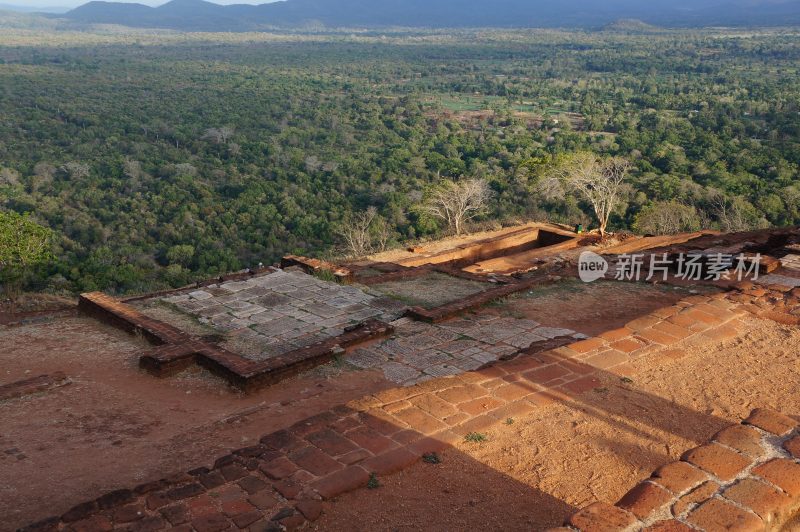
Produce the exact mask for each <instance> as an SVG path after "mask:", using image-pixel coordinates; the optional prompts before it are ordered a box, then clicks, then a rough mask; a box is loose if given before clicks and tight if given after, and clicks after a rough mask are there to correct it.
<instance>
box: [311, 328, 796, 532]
mask: <svg viewBox="0 0 800 532" xmlns="http://www.w3.org/2000/svg"><path fill="white" fill-rule="evenodd" d="M678 347H681V348H682V350H683V353H685V357H684V358H682V359H680V360H679V361H676V360H673V358H671V357H670V356H668V352H667V351H663V352H656V353H653V354H652V355H650V356H648V357H646V358H644V359H642V360H640V361H638V362H636V364H635V365H636V370H637V372H636V373H635V374H634V376H633V381H632V382H627V381H621V380H620V378H619V377H618V376H616V375H611V374H608V375H606V376H605V377H604V379H603V380H604V383H603V386H602V387H600V388H597V389H595V390H594V391H591V392H588V393H586V394H584V395H583V396H580V397H578V398H577V399H576V400H575V401H573V402H570V403H553V404H551V405H549V406H546V407H542V408H540V409H537V410H535V411H534V412H532V413H531V414H529V415H527V416H524V417H520V418H519V419H514V420H513V423H511V424H508V425H502V426H500V427H499V428H495V429H492V430H489V431H487V432H486V434H485V436H486V438H487V441H485V442H483V443H467V442H462V443H460V444H458V445H457V446H456V447H455V448H454V449H452V450H449V451H446V452H444V453H442V455H441V457H442V463H441V464H438V465H431V464H426V463H422V462H421V463H418V464H416V465H415V466H413V467H411V468H409V469H407V470H405V471H404V472H402V473H400V474H397V475H394V476H391V477H388V478H384V479H381V482H382V486H381V487H380V488H378V489H374V490H367V489H362V490H358V491H356V492H352V493H349V494H347V495H345V496H342V497H340V498H339V499H338V500H337V501H335V502H333V503H332V504H328V505H326V509H325V513H324V514H323V516H322V518H321V519H320V520H319V521H318V522H316V523H315V529H317V530H342V531H349V530H402V531H405V530H468V529H473V528H489V529H502V530H543V529H546V528H548V527H553V526H559V525H560V524H561V523H562V522H563V521H564V519H566V518H567V517H568V516H569V515H571V513H572V512H573V511H574V509H576V508H580V507H583V506H585V505H586V504H588V503H591V502H594V501H596V500H602V501H606V502H612V503H613V502H615V501H616V500H617V499H618V498H619V497H620V496H621V495H623V494H624V493H625V492H626V491H627V490H628V489H630V488H631V487H632V486H633V485H635V484H636V483H637V482H638V481H639V480H641V479H643V478H646V477H647V476H649V475H650V473H651V472H652V471H653V470H654V469H656V468H658V467H659V466H661V465H663V464H665V463H667V462H669V461H672V460H675V459H677V458H678V457H679V456H680V455H681V454H682V453H683V452H684V451H686V450H687V449H689V448H692V447H694V446H696V445H698V444H700V443H702V442H705V441H707V440H708V439H709V438H710V437H711V436H713V434H714V433H715V432H717V431H718V430H720V429H721V428H723V427H725V426H726V425H728V424H730V423H732V422H738V421H740V420H741V419H742V418H744V417H746V416H747V415H748V413H749V412H750V410H752V409H753V408H754V407H757V406H766V407H771V408H776V409H777V410H779V411H782V412H785V413H788V414H793V415H797V414H800V395H798V394H797V389H798V387H800V372H798V371H797V370H796V368H797V367H798V364H800V330H798V329H797V328H791V327H786V326H782V325H778V324H776V323H774V322H769V321H761V320H756V319H748V320H747V321H746V326H745V328H744V329H743V330H742V331H741V334H740V336H738V337H737V338H734V339H732V340H728V341H725V342H721V343H718V342H713V341H710V340H707V341H705V342H704V343H698V342H694V343H692V344H691V345H688V344H687V345H682V346H681V345H678Z"/></svg>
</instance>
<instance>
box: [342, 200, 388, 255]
mask: <svg viewBox="0 0 800 532" xmlns="http://www.w3.org/2000/svg"><path fill="white" fill-rule="evenodd" d="M377 216H378V209H376V208H375V207H370V208H369V209H367V210H366V211H364V212H359V213H357V214H355V215H353V216H352V217H351V218H350V219H348V220H346V221H345V222H344V223H343V224H342V225H341V226H340V227H339V229H338V230H337V231H336V232H337V234H338V235H339V237H341V239H342V240H343V241H344V245H345V247H346V248H347V251H348V253H350V254H352V255H353V256H355V257H362V256H364V255H368V254H369V253H370V251H372V234H371V231H370V229H371V227H372V224H373V222H374V221H375V219H376V217H377Z"/></svg>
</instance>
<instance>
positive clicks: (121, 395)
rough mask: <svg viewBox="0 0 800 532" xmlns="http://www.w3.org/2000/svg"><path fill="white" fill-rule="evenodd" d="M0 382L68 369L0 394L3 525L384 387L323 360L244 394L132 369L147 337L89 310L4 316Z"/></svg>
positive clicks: (202, 376)
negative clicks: (12, 319)
mask: <svg viewBox="0 0 800 532" xmlns="http://www.w3.org/2000/svg"><path fill="white" fill-rule="evenodd" d="M0 336H2V338H3V349H2V350H0V368H2V369H0V384H8V383H11V382H15V381H19V380H22V379H26V378H29V377H32V376H36V375H40V374H45V373H52V372H55V371H62V372H64V373H65V374H66V375H67V376H68V377H69V378H71V379H72V384H70V385H68V386H64V387H62V388H59V389H57V390H52V391H49V392H46V393H42V394H37V395H33V396H28V397H25V398H21V399H14V400H8V401H3V402H0V419H2V420H3V423H2V427H0V516H3V517H2V519H0V530H3V531H5V530H13V529H15V528H16V527H18V526H21V525H25V524H28V523H30V522H33V521H35V520H37V519H41V518H43V517H47V516H50V515H53V514H58V513H62V512H64V511H66V510H68V509H69V508H71V507H72V506H73V505H75V504H77V503H80V502H84V501H86V500H90V499H93V498H95V497H97V496H98V495H101V494H103V493H105V492H107V491H109V490H114V489H119V488H123V487H130V486H133V485H136V484H138V483H141V482H143V481H147V480H153V479H157V478H161V477H163V476H166V475H169V474H172V473H176V472H180V471H186V470H188V469H192V468H194V467H198V466H202V465H210V462H213V460H214V459H215V458H217V457H219V456H221V455H223V454H225V453H226V452H228V451H229V450H230V449H235V448H239V447H242V446H246V445H248V444H249V443H250V442H254V441H255V440H257V439H258V438H259V437H261V436H262V435H264V434H267V433H269V432H272V431H274V430H277V429H280V428H284V427H286V426H288V425H290V424H292V423H294V422H296V421H299V420H301V419H304V418H306V417H308V416H311V415H314V414H316V413H319V412H321V411H324V410H327V409H328V408H330V406H331V405H335V404H342V403H345V402H347V401H349V400H351V399H353V398H357V397H361V396H362V395H364V394H368V393H371V392H374V391H377V390H379V389H382V388H386V387H389V386H390V385H389V383H387V382H386V381H384V379H383V376H382V375H380V374H378V373H375V372H365V371H359V372H346V373H343V372H341V371H339V370H337V369H336V368H335V366H332V365H329V366H326V367H324V368H319V369H317V370H315V371H313V372H310V373H308V374H306V375H304V376H301V377H298V378H295V379H291V380H288V381H285V382H282V383H280V384H279V385H276V386H273V387H271V388H269V389H266V390H263V391H261V392H259V393H256V394H253V395H249V396H244V395H240V394H238V393H236V392H234V391H232V390H231V389H229V388H227V387H226V386H225V385H224V384H223V383H222V381H221V380H219V379H216V378H214V377H211V376H210V375H208V374H206V373H204V372H202V371H201V370H196V371H193V372H188V373H184V374H182V375H181V376H178V377H174V378H170V379H165V380H159V379H156V378H154V377H152V376H150V375H148V374H146V373H144V372H143V371H141V370H139V369H138V366H137V364H138V355H139V353H140V352H141V351H142V350H143V349H147V348H148V347H149V346H148V345H147V344H144V343H141V342H139V341H138V340H136V339H135V338H133V337H130V336H128V335H126V334H124V333H122V332H119V331H117V330H115V329H112V328H110V327H106V326H104V325H101V324H99V323H97V322H95V321H93V320H90V319H88V318H78V317H73V318H65V319H60V320H58V321H57V322H52V323H46V324H37V325H35V326H34V325H29V326H23V327H15V328H4V327H2V326H0Z"/></svg>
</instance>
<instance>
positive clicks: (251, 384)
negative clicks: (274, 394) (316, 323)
mask: <svg viewBox="0 0 800 532" xmlns="http://www.w3.org/2000/svg"><path fill="white" fill-rule="evenodd" d="M78 308H79V309H80V310H81V311H82V312H84V313H86V314H88V315H90V316H93V317H95V318H97V319H99V320H100V321H102V322H104V323H108V324H109V325H112V326H114V327H117V328H120V329H122V330H124V331H127V332H129V333H131V334H136V335H141V336H142V337H144V338H145V339H147V340H148V341H149V342H150V343H152V344H154V345H156V346H157V347H156V348H155V349H153V350H152V351H150V352H148V353H145V354H144V355H142V356H141V357H140V359H139V365H140V366H141V367H142V368H144V369H146V370H147V371H148V372H150V373H152V374H153V375H156V376H159V377H165V376H169V375H173V374H175V373H176V372H178V371H181V370H183V369H186V368H187V367H189V366H191V365H193V364H198V365H200V366H202V367H204V368H206V369H208V370H209V371H211V372H212V373H214V374H215V375H218V376H219V377H222V378H223V379H225V380H226V381H227V382H228V383H229V384H231V385H232V386H235V387H237V388H239V389H240V390H242V391H246V392H250V391H254V390H256V389H258V388H260V387H263V386H268V385H270V384H275V383H276V382H279V381H281V380H282V379H285V378H288V377H291V376H293V375H296V374H298V373H300V372H302V371H305V370H308V369H311V368H313V367H316V366H318V365H321V364H325V363H326V362H329V361H330V360H331V359H333V357H334V356H336V354H337V353H339V352H342V350H344V349H346V348H347V347H350V346H353V345H357V344H359V343H362V342H366V341H368V340H372V339H375V338H381V337H383V336H387V335H389V334H391V333H392V331H393V328H392V326H391V325H389V324H387V323H384V322H382V321H379V320H374V319H371V320H367V321H365V322H362V323H359V324H356V325H353V326H351V327H349V328H347V329H346V330H345V331H344V333H343V334H341V335H339V336H337V337H334V338H329V339H326V340H323V341H320V342H318V343H315V344H313V345H310V346H308V347H304V348H301V349H294V350H292V351H289V352H288V353H284V354H282V355H279V356H275V357H272V358H270V359H268V360H265V361H263V362H254V361H252V360H248V359H246V358H244V357H242V356H240V355H238V354H236V353H233V352H231V351H228V350H226V349H223V348H222V347H220V346H218V345H214V344H212V343H209V342H205V341H202V340H199V339H196V338H192V337H191V336H189V335H188V334H186V333H184V332H182V331H180V330H179V329H176V328H175V327H172V326H171V325H168V324H166V323H163V322H161V321H158V320H156V319H153V318H150V317H148V316H145V315H144V314H142V313H140V312H138V311H137V310H136V309H134V308H133V307H131V306H129V305H126V304H125V303H123V302H121V301H119V300H117V299H115V298H113V297H111V296H107V295H105V294H102V293H99V292H93V293H89V294H83V295H82V296H81V298H80V302H79V304H78Z"/></svg>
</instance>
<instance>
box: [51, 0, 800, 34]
mask: <svg viewBox="0 0 800 532" xmlns="http://www.w3.org/2000/svg"><path fill="white" fill-rule="evenodd" d="M62 16H64V17H65V18H68V19H71V20H74V21H78V22H84V23H99V24H120V25H123V26H133V27H152V28H166V29H175V30H186V31H233V32H236V31H251V30H258V29H265V28H269V27H298V26H304V25H309V24H313V25H322V26H326V27H392V26H394V27H429V28H457V27H530V28H534V27H579V28H598V27H604V26H606V25H608V24H611V23H613V22H615V21H618V20H621V19H627V20H631V19H636V20H640V21H642V22H643V23H646V24H649V25H654V26H662V27H703V26H787V25H796V24H800V0H694V1H690V0H673V1H668V0H653V1H652V2H650V3H648V4H646V5H644V4H642V3H641V2H638V1H634V0H614V1H610V2H601V3H598V2H594V1H592V0H564V1H562V2H560V3H559V4H558V5H554V4H553V3H552V2H549V1H547V0H494V1H493V2H486V1H485V0H382V1H375V0H372V1H370V0H284V1H278V2H271V3H264V4H259V5H250V4H232V5H220V4H215V3H213V2H207V1H205V0H171V1H170V2H167V3H166V4H163V5H160V6H158V7H150V6H147V5H144V4H138V3H120V2H108V1H102V0H95V1H91V2H88V3H86V4H84V5H82V6H79V7H77V8H75V9H73V10H71V11H69V12H67V13H66V14H64V15H62Z"/></svg>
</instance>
